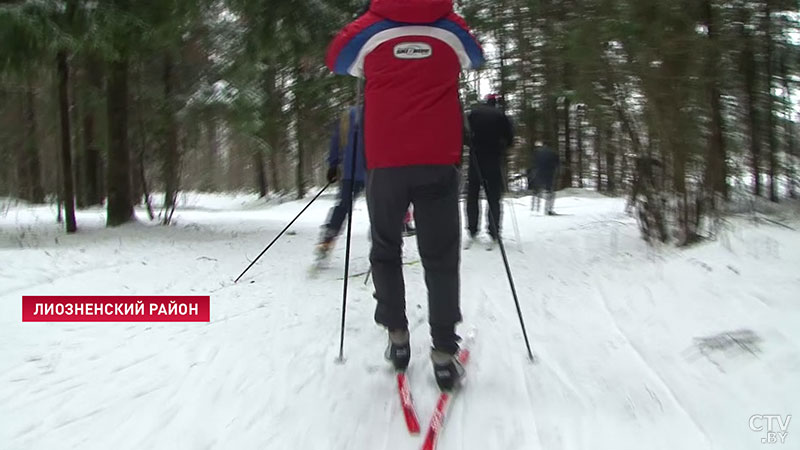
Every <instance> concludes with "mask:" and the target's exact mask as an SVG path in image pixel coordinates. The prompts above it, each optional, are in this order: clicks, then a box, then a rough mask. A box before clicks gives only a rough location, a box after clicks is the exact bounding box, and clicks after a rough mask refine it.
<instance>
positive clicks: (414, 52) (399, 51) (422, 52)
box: [394, 42, 433, 59]
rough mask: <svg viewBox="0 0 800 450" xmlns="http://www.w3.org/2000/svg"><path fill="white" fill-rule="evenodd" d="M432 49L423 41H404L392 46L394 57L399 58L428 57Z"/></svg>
mask: <svg viewBox="0 0 800 450" xmlns="http://www.w3.org/2000/svg"><path fill="white" fill-rule="evenodd" d="M431 55H433V49H432V48H431V46H430V45H428V44H426V43H424V42H406V43H403V44H397V45H395V46H394V57H395V58H399V59H423V58H430V56H431Z"/></svg>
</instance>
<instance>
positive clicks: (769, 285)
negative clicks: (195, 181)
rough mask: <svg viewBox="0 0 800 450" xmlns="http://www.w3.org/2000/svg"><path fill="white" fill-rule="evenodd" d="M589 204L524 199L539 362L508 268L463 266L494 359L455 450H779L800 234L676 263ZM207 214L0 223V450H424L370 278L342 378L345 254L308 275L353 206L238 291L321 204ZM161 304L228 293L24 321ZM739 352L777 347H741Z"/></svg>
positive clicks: (472, 262)
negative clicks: (154, 220)
mask: <svg viewBox="0 0 800 450" xmlns="http://www.w3.org/2000/svg"><path fill="white" fill-rule="evenodd" d="M570 194H571V196H570V197H563V196H562V197H561V198H559V199H558V200H557V202H556V210H557V211H558V212H560V213H562V214H563V215H561V216H556V217H543V216H541V214H540V213H531V211H530V210H529V205H530V199H529V198H518V199H513V200H507V201H505V202H504V208H505V210H504V215H503V217H504V230H505V233H504V235H505V237H506V250H507V252H508V256H509V259H510V263H511V269H512V273H513V275H514V277H515V281H516V286H517V291H518V293H519V298H520V303H521V306H522V310H523V314H524V317H525V320H526V324H527V328H528V335H529V337H530V340H531V345H532V348H533V351H534V353H535V356H536V361H535V362H533V363H531V362H530V361H528V359H527V357H526V352H525V346H524V343H523V341H522V333H521V331H520V328H519V321H518V318H517V315H516V311H515V308H514V303H513V300H512V297H511V291H510V289H509V286H508V282H507V279H506V274H505V270H504V268H503V262H502V259H501V256H500V250H499V248H495V249H494V250H493V251H487V250H485V248H484V245H483V244H481V245H476V246H473V247H472V248H470V249H468V250H464V251H463V252H462V275H461V278H462V308H463V313H464V317H465V323H464V325H463V326H462V327H461V330H462V331H463V332H466V330H467V329H468V328H470V327H474V328H476V330H477V340H476V341H475V344H474V346H473V347H472V359H471V362H470V364H469V367H468V377H467V381H466V387H465V388H464V389H463V390H462V391H461V392H460V393H459V394H458V395H457V396H456V397H455V398H454V400H453V403H452V405H451V408H450V411H449V413H448V416H447V419H446V421H445V426H444V429H443V432H442V435H441V437H440V440H439V444H438V447H437V448H439V449H441V450H448V449H459V450H460V449H476V450H478V449H480V450H495V449H496V450H510V449H526V450H527V449H530V450H539V449H541V450H575V449H587V450H604V449H608V450H626V449H630V450H651V449H653V450H655V449H664V450H678V449H681V450H682V449H686V450H705V449H719V450H739V449H760V448H763V446H762V444H761V442H760V440H761V438H762V437H764V434H763V433H756V432H753V431H751V430H750V429H749V427H748V419H749V418H750V416H751V415H753V414H783V415H785V414H792V413H797V414H800V409H798V406H800V301H798V299H800V272H798V268H800V234H798V233H797V232H793V231H790V230H787V229H784V228H780V227H775V226H768V225H761V226H756V225H754V224H752V223H749V222H746V221H744V220H733V221H732V223H733V226H732V227H730V228H729V229H728V230H727V231H725V232H724V233H723V234H722V235H721V236H720V237H719V239H717V240H715V241H711V242H707V243H704V244H702V245H699V246H696V247H694V248H691V249H687V250H678V249H675V248H671V247H669V248H663V249H655V250H653V249H649V248H648V247H647V246H646V245H645V244H644V243H643V242H642V241H641V240H640V238H639V236H638V230H637V228H636V224H635V222H634V221H633V220H632V219H631V218H630V217H628V216H626V215H625V214H624V213H623V209H624V201H623V200H621V199H615V198H605V197H601V196H598V195H596V194H593V193H589V192H582V191H577V190H574V191H571V192H570ZM187 198H188V199H189V205H188V206H185V207H184V208H182V209H179V210H178V211H177V212H176V215H175V220H176V225H175V226H173V227H167V228H165V227H161V226H156V225H151V224H149V223H134V224H130V225H126V226H123V227H120V228H117V229H105V228H104V226H103V225H104V223H103V220H104V214H103V211H102V210H90V211H81V212H78V224H79V227H80V232H79V233H78V234H77V235H74V236H64V235H63V234H62V233H61V231H59V229H58V227H57V225H55V224H54V223H53V222H54V221H53V212H52V211H51V210H50V208H47V207H35V208H33V207H23V206H16V207H14V206H12V207H10V208H9V209H8V212H6V213H5V214H3V215H1V216H0V258H1V260H2V261H3V264H2V265H1V266H0V349H2V351H1V352H0V355H2V358H0V449H3V450H6V449H7V450H29V449H42V450H52V449H81V450H93V449H109V448H113V449H115V450H128V449H131V450H133V449H136V450H140V449H192V450H194V449H238V450H246V449H295V448H297V449H325V450H327V449H370V450H371V449H387V450H388V449H416V448H419V447H420V445H421V443H422V439H423V438H424V432H423V433H422V435H421V436H419V437H411V436H409V435H408V433H407V431H406V426H405V424H404V421H403V414H402V410H401V408H400V406H399V403H398V400H397V395H396V390H395V389H396V388H395V381H394V377H393V373H392V371H391V370H390V368H389V367H388V364H387V363H385V362H384V361H383V357H382V354H383V350H384V345H385V339H386V338H385V333H384V331H383V330H381V329H380V328H378V327H377V326H376V325H374V323H373V321H372V313H373V305H374V300H373V299H372V296H371V294H372V283H371V281H370V283H369V284H368V285H366V286H365V285H364V283H363V281H364V276H363V275H361V276H357V277H353V278H351V284H350V289H349V293H350V297H349V300H348V311H347V328H346V336H345V356H346V361H345V363H344V364H339V363H337V362H336V361H335V358H336V356H337V354H338V340H339V321H340V314H341V310H340V307H341V294H342V285H341V281H340V280H337V278H341V276H342V270H343V258H344V239H343V238H342V239H340V241H339V243H338V245H337V248H336V250H335V253H334V255H333V257H332V259H331V262H330V264H329V267H327V268H325V269H323V270H321V271H320V272H319V273H317V274H316V275H315V276H313V277H312V276H309V270H308V269H309V267H310V266H311V264H312V262H313V255H312V251H313V247H314V243H315V242H316V239H317V237H318V235H319V226H320V225H321V224H322V223H323V221H324V219H325V217H326V216H327V213H328V208H329V207H330V206H332V204H333V201H334V199H333V197H332V196H325V197H322V198H321V199H320V200H319V201H318V203H317V204H315V205H314V206H312V208H310V209H309V210H308V211H307V213H306V215H304V216H303V217H302V218H301V219H300V220H298V222H297V223H296V224H295V226H294V227H293V230H292V231H293V232H291V233H290V234H287V235H285V236H284V237H283V238H282V239H281V240H280V241H279V242H278V243H277V244H276V245H275V246H274V247H273V248H272V249H271V250H270V252H269V253H267V254H266V255H265V256H264V257H263V258H262V260H261V261H259V263H258V264H256V265H255V266H254V267H253V268H252V269H251V270H250V272H248V274H247V275H245V277H244V278H243V279H242V280H241V281H240V282H239V283H238V284H235V285H234V284H233V283H232V281H233V279H234V278H236V276H237V275H238V274H239V273H240V272H241V271H242V270H243V269H244V267H246V266H247V264H248V263H249V261H251V260H252V258H254V257H255V256H257V255H258V253H259V252H260V251H261V250H262V249H263V247H264V246H265V245H266V244H267V243H268V242H269V241H270V240H271V239H272V238H273V237H274V236H275V234H276V233H278V232H279V231H280V230H281V229H282V228H283V226H284V225H285V224H286V223H288V221H289V220H291V219H292V218H293V217H294V215H295V214H296V213H297V212H298V211H299V210H300V209H301V208H302V206H303V205H304V203H305V202H306V201H307V200H305V201H300V202H287V203H283V204H280V205H270V206H264V205H263V204H259V202H257V201H256V200H255V199H254V198H252V197H246V196H238V197H230V196H223V195H199V194H195V195H194V196H190V197H187ZM512 203H513V205H514V208H515V212H516V218H517V220H518V224H519V232H520V241H521V242H518V241H517V238H516V236H515V232H514V228H513V222H512V221H513V215H512V214H511V211H510V210H509V208H510V207H511V205H512ZM484 206H485V205H484ZM462 209H463V208H462ZM137 214H138V215H139V217H144V214H143V212H142V211H138V212H137ZM484 214H485V212H484ZM482 219H483V218H482ZM795 225H796V224H795ZM367 230H368V222H367V212H366V204H365V203H364V201H363V199H361V200H359V202H358V203H357V205H356V212H355V221H354V224H353V231H354V238H353V252H352V255H353V259H352V261H351V273H353V274H356V273H362V272H366V270H367V269H368V267H369V262H368V258H367V255H368V250H369V241H368V239H367ZM484 238H485V237H484ZM405 243H406V245H405V249H404V253H405V255H404V259H405V261H414V260H418V259H419V255H418V252H417V249H416V241H415V239H414V238H406V239H405ZM404 273H405V278H406V285H407V298H408V315H409V321H410V327H411V329H412V337H411V343H412V362H411V367H410V370H409V373H408V378H409V382H410V385H411V388H412V391H413V396H414V401H415V405H416V410H417V413H418V415H419V419H420V424H421V425H422V427H423V431H424V429H425V427H427V425H428V421H429V419H430V413H431V411H432V410H433V408H434V406H435V401H436V393H437V388H436V385H435V382H434V380H433V376H432V371H431V368H430V362H429V358H428V349H429V347H430V343H429V336H428V328H427V298H426V294H425V285H424V280H423V278H422V265H421V264H411V265H407V266H404ZM158 294H176V295H189V294H192V295H209V294H210V295H211V322H210V323H205V324H192V323H61V324H59V323H21V296H22V295H158ZM737 333H742V334H741V335H742V336H746V337H747V336H751V337H752V336H754V337H752V338H748V340H747V342H740V341H737V340H735V339H733V340H732V341H731V342H733V344H732V345H731V346H726V345H725V343H726V342H728V341H726V340H725V336H729V335H733V334H737ZM717 336H722V338H720V339H722V340H719V339H717V338H716V337H717ZM704 339H705V340H704ZM702 342H711V343H722V344H720V345H716V346H714V345H710V344H709V345H705V346H704V345H702V344H701V343H702ZM788 431H789V434H788V437H787V443H786V444H785V447H783V448H800V425H796V424H794V423H793V424H792V426H790V428H789V430H788Z"/></svg>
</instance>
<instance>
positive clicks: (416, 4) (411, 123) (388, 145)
mask: <svg viewBox="0 0 800 450" xmlns="http://www.w3.org/2000/svg"><path fill="white" fill-rule="evenodd" d="M483 62H484V58H483V52H482V50H481V47H480V45H479V44H478V42H477V41H476V39H475V38H474V37H473V36H472V34H471V33H470V31H469V30H468V28H467V26H466V23H465V22H464V20H463V19H462V18H461V17H459V16H458V15H456V14H455V13H454V12H453V4H452V0H373V1H372V3H371V4H370V7H369V10H368V11H367V12H366V13H365V14H363V15H362V16H360V17H359V18H358V19H356V20H355V21H354V22H352V23H350V24H349V25H347V26H346V27H345V28H344V29H343V30H342V31H341V32H340V33H339V34H338V35H337V36H336V38H335V39H334V40H333V42H332V43H331V45H330V47H329V48H328V54H327V58H326V63H327V65H328V67H329V68H330V69H331V70H332V71H334V72H335V73H338V74H349V75H352V76H356V77H363V78H364V79H365V80H366V83H365V91H364V92H365V102H364V117H363V126H364V133H365V136H364V139H365V150H366V159H367V171H368V173H367V204H368V207H369V215H370V222H371V225H372V250H371V252H370V263H371V264H372V273H373V277H372V278H373V283H374V285H375V298H376V300H377V303H378V304H377V307H376V310H375V321H376V322H377V323H378V324H380V325H383V326H385V327H386V328H387V329H388V331H389V346H388V348H387V350H386V357H387V358H388V359H389V360H391V361H392V363H393V364H394V366H395V368H396V369H397V370H405V368H406V367H407V366H408V362H409V359H410V356H411V347H410V346H409V334H408V320H407V318H406V312H405V284H404V281H403V271H402V260H401V245H402V230H403V216H404V215H405V213H406V210H407V209H408V206H409V204H413V205H414V218H415V221H416V225H417V244H418V246H419V253H420V257H421V259H422V264H423V267H424V269H425V282H426V284H427V287H428V307H429V322H430V326H431V337H432V340H433V349H432V352H431V359H432V361H433V365H434V375H435V376H436V381H437V383H438V384H439V386H440V387H441V388H442V389H451V388H452V387H453V386H454V385H455V384H456V383H457V382H458V381H459V380H460V378H461V377H462V376H463V368H462V367H461V366H460V364H459V363H458V360H457V359H456V357H455V355H456V353H457V352H458V349H459V345H458V341H459V340H460V338H459V337H458V335H457V334H456V330H455V327H456V324H457V323H458V322H460V321H461V310H460V305H459V264H460V241H461V231H460V216H459V209H458V193H459V192H458V191H459V180H460V167H459V163H460V161H461V152H462V133H463V129H462V126H463V119H462V117H463V116H462V111H461V104H460V99H459V92H458V87H459V77H460V74H461V70H465V69H467V70H468V69H475V68H477V67H479V66H481V65H482V64H483Z"/></svg>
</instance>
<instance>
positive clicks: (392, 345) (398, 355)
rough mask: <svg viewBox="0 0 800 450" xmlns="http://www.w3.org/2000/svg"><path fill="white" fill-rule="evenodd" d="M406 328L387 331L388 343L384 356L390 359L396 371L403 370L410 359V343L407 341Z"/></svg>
mask: <svg viewBox="0 0 800 450" xmlns="http://www.w3.org/2000/svg"><path fill="white" fill-rule="evenodd" d="M408 337H409V336H408V330H392V331H389V345H388V346H387V347H386V352H385V353H384V357H385V358H386V360H387V361H390V362H391V363H392V365H393V366H394V369H395V370H397V371H400V372H402V371H405V370H406V368H407V367H408V362H409V361H410V360H411V344H410V343H409V342H408Z"/></svg>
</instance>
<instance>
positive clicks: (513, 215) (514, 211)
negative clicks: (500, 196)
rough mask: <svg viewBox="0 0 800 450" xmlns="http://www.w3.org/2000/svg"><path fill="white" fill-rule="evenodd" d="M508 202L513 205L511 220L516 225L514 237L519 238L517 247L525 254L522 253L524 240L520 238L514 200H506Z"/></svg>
mask: <svg viewBox="0 0 800 450" xmlns="http://www.w3.org/2000/svg"><path fill="white" fill-rule="evenodd" d="M506 201H507V202H508V203H510V204H511V220H512V223H513V224H514V236H515V237H516V238H517V247H519V252H520V253H524V252H523V251H522V239H521V238H520V236H519V224H518V223H517V211H516V209H514V199H513V198H506Z"/></svg>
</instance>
